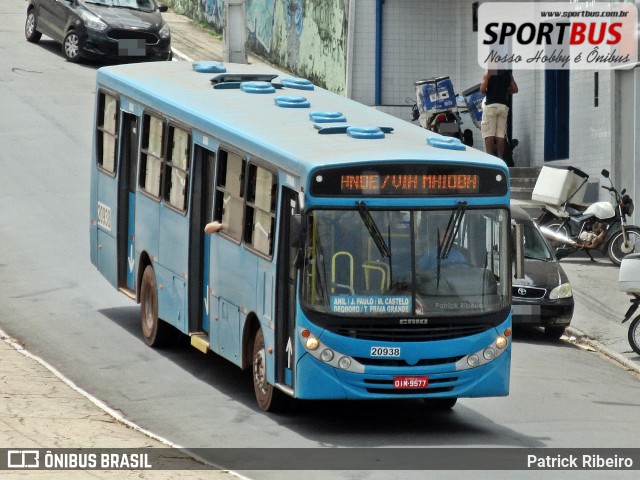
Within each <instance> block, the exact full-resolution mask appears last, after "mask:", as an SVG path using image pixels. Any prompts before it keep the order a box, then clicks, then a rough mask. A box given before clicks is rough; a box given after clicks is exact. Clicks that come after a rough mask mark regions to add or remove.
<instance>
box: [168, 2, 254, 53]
mask: <svg viewBox="0 0 640 480" xmlns="http://www.w3.org/2000/svg"><path fill="white" fill-rule="evenodd" d="M162 18H164V20H165V21H166V22H167V23H168V24H169V27H170V28H171V50H173V59H174V60H186V61H196V60H218V61H222V59H223V58H224V43H223V41H222V36H221V35H216V34H214V33H213V32H211V31H209V30H206V29H205V28H204V27H201V26H199V25H198V24H197V23H196V22H194V21H193V20H191V19H190V18H188V17H185V16H184V15H178V14H177V13H174V12H172V11H168V12H166V13H163V14H162ZM248 62H249V63H263V61H262V60H261V59H260V58H258V57H255V56H252V55H249V56H248Z"/></svg>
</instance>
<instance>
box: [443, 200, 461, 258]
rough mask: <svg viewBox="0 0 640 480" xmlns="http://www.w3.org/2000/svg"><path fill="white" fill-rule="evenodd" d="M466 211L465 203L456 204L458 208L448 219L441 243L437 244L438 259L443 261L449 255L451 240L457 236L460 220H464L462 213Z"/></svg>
mask: <svg viewBox="0 0 640 480" xmlns="http://www.w3.org/2000/svg"><path fill="white" fill-rule="evenodd" d="M466 209H467V202H458V208H457V209H456V210H455V211H454V212H452V213H451V216H450V217H449V223H447V228H446V230H445V231H444V236H443V237H442V241H440V243H439V244H438V250H439V255H438V258H442V259H445V258H447V257H448V256H449V253H451V247H453V240H454V239H455V238H456V236H457V235H458V231H459V230H460V225H461V224H462V219H463V218H464V212H465V210H466Z"/></svg>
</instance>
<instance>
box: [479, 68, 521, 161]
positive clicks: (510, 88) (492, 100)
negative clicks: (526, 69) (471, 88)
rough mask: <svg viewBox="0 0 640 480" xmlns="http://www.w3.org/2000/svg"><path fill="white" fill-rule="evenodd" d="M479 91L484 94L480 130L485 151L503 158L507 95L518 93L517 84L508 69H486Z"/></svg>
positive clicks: (507, 111) (507, 110)
mask: <svg viewBox="0 0 640 480" xmlns="http://www.w3.org/2000/svg"><path fill="white" fill-rule="evenodd" d="M480 92H482V93H484V94H485V99H484V102H483V105H482V123H481V124H480V130H481V131H482V138H484V146H485V148H486V151H487V153H489V154H491V155H495V154H497V156H498V157H500V158H502V159H504V149H505V136H506V133H507V115H508V113H509V107H508V105H509V95H512V94H514V93H518V85H517V84H516V81H515V80H514V79H513V75H511V71H509V70H487V71H486V72H485V73H484V76H483V77H482V83H481V84H480Z"/></svg>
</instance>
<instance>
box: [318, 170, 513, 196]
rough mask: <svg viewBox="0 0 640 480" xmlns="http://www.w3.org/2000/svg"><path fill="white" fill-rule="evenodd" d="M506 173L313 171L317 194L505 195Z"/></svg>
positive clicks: (474, 171)
mask: <svg viewBox="0 0 640 480" xmlns="http://www.w3.org/2000/svg"><path fill="white" fill-rule="evenodd" d="M506 193H507V179H506V176H505V175H504V174H503V173H502V172H500V171H499V170H496V169H493V168H487V169H485V168H478V167H465V166H462V167H457V166H452V165H410V164H409V165H407V164H404V165H399V166H397V165H382V166H376V168H375V169H372V168H371V167H369V168H367V169H366V170H365V169H363V168H360V167H347V168H332V169H326V170H322V171H320V172H317V173H315V174H314V176H313V178H312V180H311V194H313V195H316V196H349V197H351V196H455V195H504V194H506Z"/></svg>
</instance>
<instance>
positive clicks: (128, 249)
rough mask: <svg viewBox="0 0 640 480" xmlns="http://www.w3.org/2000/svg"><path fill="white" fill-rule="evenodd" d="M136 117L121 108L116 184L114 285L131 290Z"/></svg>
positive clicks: (135, 172)
mask: <svg viewBox="0 0 640 480" xmlns="http://www.w3.org/2000/svg"><path fill="white" fill-rule="evenodd" d="M139 123H140V121H139V118H138V117H137V116H136V115H132V114H130V113H126V112H123V115H122V129H121V132H120V159H121V160H120V161H121V166H120V185H119V188H118V204H119V205H121V206H122V207H121V208H120V215H118V287H124V288H127V289H128V290H131V291H135V289H136V283H135V265H136V257H135V212H136V174H137V171H138V139H139V138H140V129H139Z"/></svg>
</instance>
